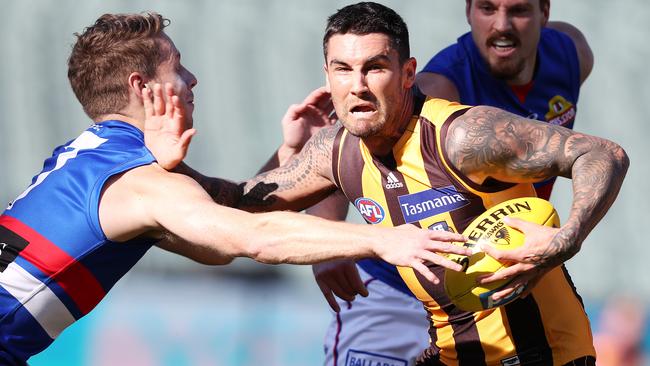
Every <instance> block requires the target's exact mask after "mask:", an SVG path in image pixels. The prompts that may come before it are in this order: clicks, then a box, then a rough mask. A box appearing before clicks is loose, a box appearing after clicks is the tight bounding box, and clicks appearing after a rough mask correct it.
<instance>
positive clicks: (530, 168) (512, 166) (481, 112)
mask: <svg viewBox="0 0 650 366" xmlns="http://www.w3.org/2000/svg"><path fill="white" fill-rule="evenodd" d="M571 136H572V135H571V131H570V130H568V129H566V128H563V127H560V126H555V125H550V124H548V123H543V122H539V121H534V120H529V119H526V118H523V117H519V116H517V115H515V114H512V113H509V112H506V111H503V110H500V109H498V108H492V107H483V106H481V107H474V108H472V109H470V110H469V111H468V112H467V113H465V114H464V115H462V116H461V117H459V118H457V119H456V120H455V121H454V122H453V123H452V124H451V126H450V128H449V131H448V136H447V141H446V148H447V154H448V156H449V158H450V159H451V162H452V163H453V164H454V165H455V166H456V167H457V168H459V169H460V170H461V171H462V172H463V173H466V174H481V175H484V176H492V177H504V176H511V177H518V178H519V179H517V180H521V179H522V178H524V179H530V180H537V179H544V178H547V177H551V176H556V175H561V174H560V173H563V172H564V171H563V168H566V167H562V166H560V165H558V163H561V162H563V161H567V158H568V156H564V157H563V156H562V155H565V154H567V153H569V154H570V152H569V151H567V150H569V149H567V143H569V138H570V137H571ZM574 143H575V142H574Z"/></svg>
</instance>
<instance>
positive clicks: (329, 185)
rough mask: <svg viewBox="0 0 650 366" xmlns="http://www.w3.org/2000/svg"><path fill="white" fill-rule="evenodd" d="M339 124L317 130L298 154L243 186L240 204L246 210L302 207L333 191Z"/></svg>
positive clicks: (334, 187)
mask: <svg viewBox="0 0 650 366" xmlns="http://www.w3.org/2000/svg"><path fill="white" fill-rule="evenodd" d="M340 128H341V126H340V125H339V124H337V125H334V126H331V127H326V128H323V129H321V130H320V131H318V132H317V133H316V134H315V135H314V136H313V137H312V138H311V139H309V141H307V143H306V144H305V146H304V147H303V149H302V151H301V152H300V153H299V154H298V155H294V156H293V157H291V158H290V159H289V161H288V162H287V163H286V164H285V165H283V166H281V167H279V168H276V169H273V170H271V171H268V172H264V173H262V174H259V175H258V176H256V177H254V178H252V179H251V180H249V181H248V182H246V184H245V185H244V196H243V199H242V200H241V202H240V203H239V205H238V207H239V208H242V209H245V210H247V211H268V210H302V209H305V208H307V207H310V206H312V205H314V204H315V203H317V202H319V201H321V200H322V199H324V198H325V197H327V196H328V195H329V194H330V193H332V192H333V191H334V190H335V189H336V186H335V185H334V178H333V174H332V159H333V157H332V149H333V146H334V139H335V137H336V134H337V132H338V131H339V129H340Z"/></svg>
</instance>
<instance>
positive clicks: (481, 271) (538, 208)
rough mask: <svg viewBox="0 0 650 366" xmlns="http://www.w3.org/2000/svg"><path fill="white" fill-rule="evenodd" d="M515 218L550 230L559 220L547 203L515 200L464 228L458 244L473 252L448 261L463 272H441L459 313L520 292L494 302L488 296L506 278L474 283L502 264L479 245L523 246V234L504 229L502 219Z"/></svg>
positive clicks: (505, 300) (488, 306)
mask: <svg viewBox="0 0 650 366" xmlns="http://www.w3.org/2000/svg"><path fill="white" fill-rule="evenodd" d="M506 216H509V217H516V218H518V219H522V220H526V221H530V222H533V223H536V224H539V225H546V226H551V227H559V226H560V218H559V217H558V215H557V212H556V211H555V208H553V205H551V203H550V202H548V201H545V200H543V199H541V198H536V197H522V198H515V199H512V200H509V201H505V202H502V203H500V204H498V205H496V206H493V207H491V208H489V209H488V210H487V211H486V212H484V213H483V214H481V215H480V216H478V217H477V218H476V219H474V221H472V223H470V224H469V226H467V228H466V229H465V231H463V235H465V237H467V238H468V240H467V242H466V243H458V245H464V246H467V247H470V248H472V249H473V250H474V254H472V255H471V256H469V257H467V256H463V255H457V254H451V255H449V258H450V259H451V260H453V261H455V262H457V263H459V264H461V265H463V271H461V272H456V271H452V270H449V269H447V270H445V279H444V285H445V292H446V293H447V296H449V298H450V299H451V301H452V302H453V303H454V304H455V305H456V306H458V307H459V308H460V309H461V310H465V311H480V310H486V309H491V308H494V307H497V306H501V305H505V304H507V303H509V302H511V301H513V300H515V299H517V297H518V296H519V295H520V294H521V293H522V292H523V290H524V288H523V287H520V288H519V289H518V290H517V291H515V292H513V293H512V294H511V295H510V296H507V297H506V298H503V299H501V300H499V301H494V300H492V298H491V295H492V294H493V293H495V292H497V291H499V290H500V289H502V288H503V287H505V286H506V285H507V284H508V282H509V281H510V280H509V279H507V280H502V281H496V282H492V283H488V284H484V285H480V284H478V283H477V282H476V278H477V277H479V276H481V275H486V274H490V273H493V272H496V271H497V270H499V269H500V268H503V267H505V266H506V265H505V264H503V263H501V262H499V261H497V260H496V259H494V258H492V257H490V256H488V255H486V254H485V253H484V252H482V251H481V249H480V244H481V243H488V244H489V245H492V246H494V247H495V248H497V249H501V250H512V249H515V248H518V247H520V246H522V245H523V244H524V234H523V233H521V232H520V231H518V230H516V229H514V228H512V227H509V226H507V225H506V224H505V223H504V222H503V218H504V217H506Z"/></svg>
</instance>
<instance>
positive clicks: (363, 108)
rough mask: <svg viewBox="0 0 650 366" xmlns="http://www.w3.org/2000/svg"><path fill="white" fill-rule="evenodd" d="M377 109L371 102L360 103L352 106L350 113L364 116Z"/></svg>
mask: <svg viewBox="0 0 650 366" xmlns="http://www.w3.org/2000/svg"><path fill="white" fill-rule="evenodd" d="M376 111H377V109H376V108H375V106H373V105H371V104H362V105H357V106H354V107H352V109H350V113H352V115H354V116H366V115H370V114H372V113H374V112H376Z"/></svg>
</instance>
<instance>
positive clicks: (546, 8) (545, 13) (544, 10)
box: [541, 0, 551, 27]
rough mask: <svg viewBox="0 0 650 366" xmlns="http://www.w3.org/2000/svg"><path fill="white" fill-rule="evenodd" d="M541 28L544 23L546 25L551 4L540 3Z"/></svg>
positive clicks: (548, 2) (546, 2)
mask: <svg viewBox="0 0 650 366" xmlns="http://www.w3.org/2000/svg"><path fill="white" fill-rule="evenodd" d="M542 3H543V4H542V9H541V10H542V16H543V18H542V27H545V26H546V23H548V18H549V16H550V14H551V2H550V0H549V1H542Z"/></svg>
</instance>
